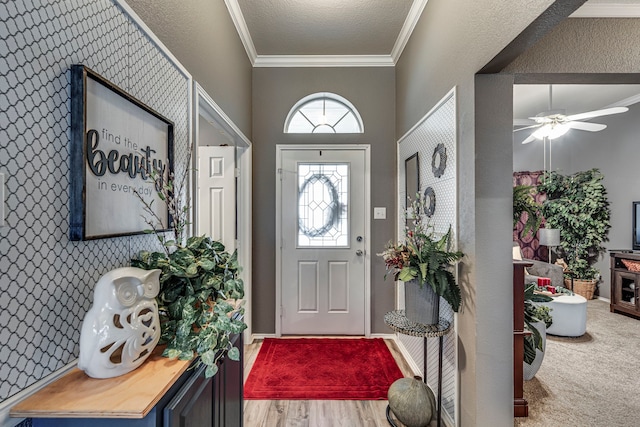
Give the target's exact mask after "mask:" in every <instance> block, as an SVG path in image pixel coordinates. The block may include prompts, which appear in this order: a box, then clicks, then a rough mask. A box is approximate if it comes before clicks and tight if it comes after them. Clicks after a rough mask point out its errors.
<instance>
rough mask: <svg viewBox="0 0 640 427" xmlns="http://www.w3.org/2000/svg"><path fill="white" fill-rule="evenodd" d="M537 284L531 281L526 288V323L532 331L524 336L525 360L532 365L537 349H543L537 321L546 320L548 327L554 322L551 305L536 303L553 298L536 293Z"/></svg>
mask: <svg viewBox="0 0 640 427" xmlns="http://www.w3.org/2000/svg"><path fill="white" fill-rule="evenodd" d="M535 290H536V284H535V283H529V284H527V285H525V288H524V324H525V326H526V327H527V329H528V330H529V331H530V332H531V334H530V335H527V336H525V337H524V361H525V363H526V364H528V365H531V363H532V362H533V359H535V357H536V349H538V350H540V351H543V350H544V349H543V348H542V335H541V334H540V331H538V329H537V328H536V327H535V326H534V325H533V324H534V323H536V322H544V323H545V325H546V327H547V328H548V327H549V326H551V324H552V323H553V321H552V319H551V315H550V314H549V311H550V310H551V309H550V308H549V307H545V306H539V305H535V304H534V302H549V301H552V300H553V299H552V298H551V297H548V296H546V295H542V294H539V293H535V292H534V291H535Z"/></svg>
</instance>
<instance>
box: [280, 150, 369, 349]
mask: <svg viewBox="0 0 640 427" xmlns="http://www.w3.org/2000/svg"><path fill="white" fill-rule="evenodd" d="M302 150H334V151H335V150H349V151H352V150H361V151H364V156H365V160H364V161H365V165H364V175H365V178H364V183H365V188H364V192H365V200H364V212H365V215H364V229H365V236H364V238H365V239H364V241H365V250H364V271H365V274H364V293H365V295H364V304H365V305H364V335H365V337H369V336H370V335H371V191H370V189H371V146H370V145H368V144H346V145H342V144H341V145H337V144H326V145H315V144H314V145H297V144H277V145H276V182H275V184H276V234H275V246H276V247H275V251H276V336H277V337H280V336H282V268H281V265H282V245H281V242H282V212H281V205H282V194H281V191H282V188H281V182H280V176H281V175H280V171H281V169H282V152H283V151H302Z"/></svg>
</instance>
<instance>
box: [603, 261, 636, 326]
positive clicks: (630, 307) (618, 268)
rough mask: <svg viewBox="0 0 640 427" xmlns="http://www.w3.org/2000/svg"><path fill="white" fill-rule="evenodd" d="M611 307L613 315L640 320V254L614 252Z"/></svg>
mask: <svg viewBox="0 0 640 427" xmlns="http://www.w3.org/2000/svg"><path fill="white" fill-rule="evenodd" d="M610 256H611V305H610V306H609V310H610V311H611V312H612V313H625V314H628V315H631V316H634V317H637V318H640V297H639V293H638V287H639V286H640V252H639V251H631V250H612V251H610Z"/></svg>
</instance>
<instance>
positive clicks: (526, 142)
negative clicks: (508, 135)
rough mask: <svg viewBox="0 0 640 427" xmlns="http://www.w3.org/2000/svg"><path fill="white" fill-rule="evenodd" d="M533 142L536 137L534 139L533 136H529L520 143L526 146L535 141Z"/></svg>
mask: <svg viewBox="0 0 640 427" xmlns="http://www.w3.org/2000/svg"><path fill="white" fill-rule="evenodd" d="M535 140H536V137H535V136H533V134H531V135H529V136H528V137H527V139H525V140H524V141H522V143H523V144H528V143H530V142H533V141H535Z"/></svg>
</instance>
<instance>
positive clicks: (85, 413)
mask: <svg viewBox="0 0 640 427" xmlns="http://www.w3.org/2000/svg"><path fill="white" fill-rule="evenodd" d="M231 341H232V342H234V343H235V345H236V346H239V348H242V336H241V335H240V334H238V335H236V336H234V337H232V339H231ZM161 354H162V348H156V349H155V350H154V352H153V353H152V354H151V356H149V359H147V360H146V361H145V362H144V363H143V364H142V365H141V366H140V367H139V368H137V369H135V370H133V371H131V372H129V373H127V374H125V375H121V376H119V377H115V378H106V379H95V378H91V377H89V376H87V375H86V374H85V373H84V372H83V371H82V370H80V369H78V368H74V369H73V370H72V371H70V372H69V373H67V374H66V375H64V376H62V377H61V378H59V379H58V380H56V381H54V382H53V383H51V384H49V385H47V386H46V387H44V388H43V389H41V390H39V391H37V392H36V393H34V394H33V395H31V396H30V397H28V398H27V399H25V400H23V401H21V402H20V403H18V404H17V405H15V406H13V407H12V408H11V412H10V415H11V417H16V418H23V417H24V418H32V419H33V426H34V427H63V426H64V427H87V426H91V427H116V426H117V427H162V426H164V427H174V426H176V427H183V426H187V425H197V426H199V427H209V426H214V427H224V426H232V425H236V426H242V406H243V396H242V393H243V377H244V375H243V360H242V359H243V358H242V351H241V352H240V354H241V358H240V361H239V362H237V361H232V360H228V359H227V358H226V357H221V358H220V360H219V362H218V367H219V371H218V373H217V374H216V375H215V376H214V377H212V378H205V377H204V368H205V366H204V365H201V366H200V367H198V368H197V369H189V367H190V366H192V363H193V362H192V361H189V360H186V361H184V360H170V359H168V358H166V357H162V356H161Z"/></svg>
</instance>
